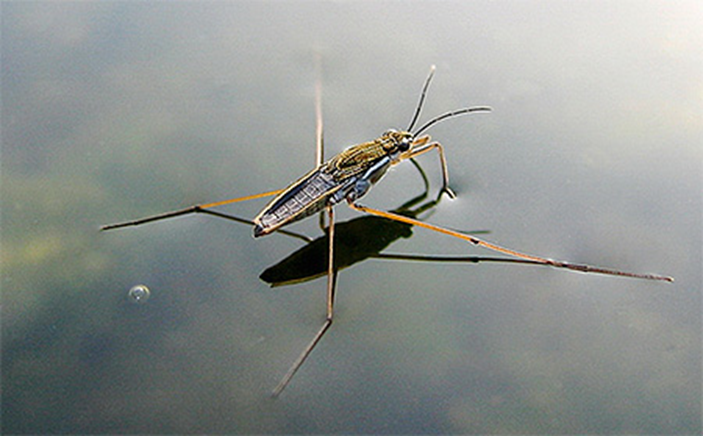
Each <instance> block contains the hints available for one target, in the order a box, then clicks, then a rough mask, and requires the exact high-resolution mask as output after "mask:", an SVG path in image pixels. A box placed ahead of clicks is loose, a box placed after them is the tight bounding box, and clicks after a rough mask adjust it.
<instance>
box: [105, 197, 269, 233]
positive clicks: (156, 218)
mask: <svg viewBox="0 0 703 436" xmlns="http://www.w3.org/2000/svg"><path fill="white" fill-rule="evenodd" d="M281 192H283V190H282V189H279V190H277V191H270V192H264V193H262V194H254V195H247V196H245V197H237V198H232V199H229V200H224V201H217V202H214V203H207V204H201V205H197V204H196V205H195V206H190V207H186V208H185V209H179V210H175V211H171V212H165V213H161V214H158V215H152V216H148V217H145V218H140V219H137V220H132V221H125V222H121V223H116V224H108V225H105V226H102V227H100V230H113V229H119V228H122V227H130V226H139V225H142V224H146V223H150V222H153V221H160V220H165V219H168V218H174V217H177V216H181V215H189V214H191V213H202V212H205V209H209V208H211V207H215V206H222V205H224V204H230V203H237V202H240V201H247V200H254V199H256V198H262V197H270V196H272V195H276V194H279V193H281ZM212 215H218V214H214V213H213V214H212ZM221 215H224V214H221ZM218 216H220V215H218ZM234 221H237V220H236V219H235V220H234Z"/></svg>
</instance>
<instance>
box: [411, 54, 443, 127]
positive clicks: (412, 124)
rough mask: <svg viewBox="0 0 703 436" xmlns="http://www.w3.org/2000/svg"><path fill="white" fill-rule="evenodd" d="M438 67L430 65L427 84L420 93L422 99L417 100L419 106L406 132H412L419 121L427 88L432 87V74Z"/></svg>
mask: <svg viewBox="0 0 703 436" xmlns="http://www.w3.org/2000/svg"><path fill="white" fill-rule="evenodd" d="M435 69H436V67H435V66H434V65H432V66H431V67H430V74H429V75H428V76H427V79H425V84H424V85H422V94H420V101H419V102H417V107H416V108H415V113H414V114H413V119H412V120H411V121H410V125H409V126H408V128H407V129H406V132H411V131H412V130H413V127H415V124H416V123H417V120H418V118H420V112H422V105H423V103H425V96H426V95H427V89H428V88H429V87H430V82H431V81H432V76H434V70H435Z"/></svg>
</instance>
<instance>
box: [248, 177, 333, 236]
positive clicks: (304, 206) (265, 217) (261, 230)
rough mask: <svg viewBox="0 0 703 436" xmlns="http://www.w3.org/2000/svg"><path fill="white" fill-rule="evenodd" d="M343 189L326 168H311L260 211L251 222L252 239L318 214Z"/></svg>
mask: <svg viewBox="0 0 703 436" xmlns="http://www.w3.org/2000/svg"><path fill="white" fill-rule="evenodd" d="M344 187H345V184H344V183H340V182H339V181H338V180H337V178H336V177H335V174H334V173H333V171H331V170H330V167H329V165H327V164H324V165H321V166H319V167H317V168H315V169H314V170H312V171H310V172H309V173H307V174H306V175H304V176H303V177H301V178H300V179H298V180H297V181H296V182H295V183H293V184H292V185H290V186H289V187H288V188H287V189H286V190H285V191H283V192H281V193H280V194H279V195H278V196H277V197H276V198H274V199H273V200H271V202H270V203H269V204H268V205H266V207H264V209H263V210H262V211H261V212H260V213H259V215H258V216H257V217H256V218H255V219H254V224H255V226H254V237H259V236H263V235H267V234H269V233H271V232H273V231H274V230H276V229H278V228H279V227H281V226H283V225H286V224H290V223H292V222H294V221H298V220H301V219H303V218H305V217H308V216H310V215H312V214H314V213H317V212H319V211H321V210H322V209H323V208H324V207H325V205H326V204H327V201H328V200H329V199H330V197H332V196H333V195H334V194H336V193H337V192H338V191H339V190H340V189H342V188H344Z"/></svg>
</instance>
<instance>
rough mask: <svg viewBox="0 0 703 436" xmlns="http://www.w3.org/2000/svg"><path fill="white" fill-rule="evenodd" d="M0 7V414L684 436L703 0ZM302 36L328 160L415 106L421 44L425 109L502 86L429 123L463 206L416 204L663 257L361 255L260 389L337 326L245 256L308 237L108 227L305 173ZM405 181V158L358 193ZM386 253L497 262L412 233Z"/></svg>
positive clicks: (204, 220)
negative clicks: (429, 80) (558, 266)
mask: <svg viewBox="0 0 703 436" xmlns="http://www.w3.org/2000/svg"><path fill="white" fill-rule="evenodd" d="M1 7H2V10H1V12H2V426H3V433H6V434H8V433H164V434H165V433H275V432H278V433H280V432H288V433H341V432H343V433H416V434H417V433H484V434H504V433H552V434H556V433H559V434H567V433H595V434H599V433H600V434H605V433H628V434H634V433H640V434H643V433H646V434H695V433H698V434H699V433H700V432H701V421H700V415H701V298H700V291H701V264H702V262H701V247H702V244H701V242H702V241H701V239H702V238H701V228H702V225H701V218H702V213H701V162H702V161H701V158H702V156H701V155H702V147H701V138H702V137H703V135H702V134H703V128H702V124H703V116H702V115H703V110H702V107H703V104H702V102H703V84H702V82H701V71H702V70H703V55H702V50H701V47H703V38H702V36H703V32H702V31H701V27H700V23H701V20H702V18H703V14H702V9H701V4H700V3H699V2H696V1H694V0H692V1H680V2H657V1H646V2H578V3H574V2H560V1H539V2H510V1H506V2H482V1H479V2H373V3H372V2H361V3H352V2H334V3H333V2H204V3H203V2H178V3H166V2H51V3H49V2H3V3H2V6H1ZM315 53H318V54H319V55H320V57H321V59H322V69H321V70H322V72H321V76H322V77H321V79H322V83H323V86H324V89H323V108H324V118H325V127H326V130H325V133H326V145H327V153H328V156H331V155H332V154H335V153H337V152H339V151H341V150H342V149H343V148H344V147H346V146H348V145H351V144H354V143H359V142H362V141H366V140H369V139H372V138H374V137H376V136H378V135H379V134H380V133H382V132H383V131H385V130H386V129H387V128H390V127H395V128H404V127H406V125H407V123H408V121H409V120H410V117H411V115H412V111H413V109H414V107H415V104H416V102H417V98H418V94H419V91H420V87H421V85H422V82H423V80H424V78H425V77H426V74H427V72H428V70H429V67H430V65H432V64H436V65H437V72H436V76H435V81H434V83H433V85H432V87H431V90H430V94H429V96H428V100H427V104H426V107H425V111H424V115H425V118H424V119H427V118H428V117H430V116H433V115H436V114H439V113H441V112H443V111H446V110H450V109H455V108H458V107H462V106H466V105H490V106H492V107H493V108H494V112H493V113H491V114H477V115H472V116H468V117H463V118H460V119H455V120H451V121H448V122H446V123H443V124H442V125H439V126H437V127H436V128H433V129H432V131H431V132H430V133H431V134H432V135H433V137H434V138H435V139H438V140H440V141H441V142H442V143H443V144H444V145H445V148H446V152H447V159H448V162H449V170H450V178H451V181H452V186H453V187H454V188H455V190H456V191H457V192H458V194H459V198H458V199H457V200H455V201H453V202H448V201H445V202H442V203H441V204H440V205H439V206H438V207H436V208H434V209H433V211H432V215H431V216H429V217H426V218H427V219H429V220H431V221H432V222H435V223H438V224H441V225H445V226H448V227H452V228H459V229H465V230H469V229H489V230H490V231H491V233H490V235H487V239H489V240H492V241H495V242H498V243H500V244H503V245H506V246H509V247H514V248H518V249H522V250H524V251H527V252H531V253H535V254H542V255H546V256H549V257H553V258H557V259H565V260H570V261H575V262H584V263H591V264H597V265H601V266H608V267H613V268H620V269H625V270H631V271H637V272H658V273H663V274H670V275H673V276H675V277H676V280H677V281H676V282H675V283H674V284H663V283H657V282H647V281H641V280H629V279H619V278H614V277H604V276H597V275H585V274H577V273H569V272H565V271H557V270H552V269H548V268H540V267H528V266H511V265H500V264H480V265H472V264H429V263H426V264H423V263H409V262H389V261H378V260H369V261H367V262H363V263H359V264H357V265H355V266H354V267H352V268H349V269H346V270H344V271H343V272H342V273H341V274H340V277H339V282H338V294H337V318H336V322H335V324H334V325H333V327H332V329H331V331H330V332H329V333H328V335H327V336H326V337H325V338H324V339H323V341H322V342H321V343H320V345H319V346H318V348H317V349H316V350H315V352H314V353H313V354H312V356H311V357H310V359H309V360H308V362H307V363H306V364H305V365H304V366H303V368H302V369H301V371H300V372H299V373H298V375H297V376H296V377H295V378H294V379H293V382H292V383H291V385H290V386H289V387H288V389H287V390H286V391H285V392H284V393H283V395H282V396H281V398H279V399H278V400H277V401H273V400H271V399H270V398H269V392H270V391H271V389H272V388H273V387H274V386H275V385H276V383H277V382H278V380H279V379H280V377H281V376H282V375H283V374H284V373H285V371H286V370H287V369H288V367H289V365H290V364H291V363H292V361H293V360H294V359H295V358H296V357H297V356H298V353H299V352H300V351H301V350H302V348H303V347H304V346H305V345H306V344H307V342H308V341H309V340H310V339H311V337H312V336H313V334H314V333H315V332H316V330H317V328H318V327H319V325H320V324H321V322H322V320H323V318H324V311H325V297H324V292H325V291H324V288H325V284H324V283H325V282H324V279H318V280H315V281H311V282H308V283H303V284H299V285H293V286H288V287H279V288H275V289H271V288H269V287H268V286H267V285H266V284H265V283H264V282H262V281H261V280H259V278H258V276H259V274H260V273H261V271H263V270H264V269H265V268H266V267H268V266H270V265H272V264H274V263H275V262H277V261H278V260H280V259H281V258H283V257H285V256H286V255H288V254H289V253H291V252H292V251H294V250H295V249H297V248H299V247H300V245H301V243H300V241H296V240H294V239H291V238H287V237H285V236H281V235H273V236H268V237H266V238H263V239H260V240H254V239H253V238H252V237H251V229H250V228H248V227H247V226H244V225H240V224H236V223H230V222H226V221H223V220H218V219H217V218H213V217H204V216H190V217H183V218H178V219H173V220H170V221H165V222H161V223H156V224H150V225H145V226H142V227H139V228H134V229H125V230H119V231H114V232H110V233H100V232H99V231H98V228H99V226H100V225H102V224H107V223H112V222H116V221H123V220H127V219H132V218H138V217H142V216H145V215H149V214H154V213H158V212H164V211H169V210H173V209H178V208H180V207H185V206H188V205H191V204H195V203H205V202H210V201H217V200H223V199H227V198H231V197H236V196H240V195H245V194H250V193H256V192H263V191H266V190H272V189H277V188H281V187H284V186H285V185H286V184H287V183H289V182H290V181H292V180H294V179H296V178H297V177H298V176H299V175H301V174H303V173H305V172H306V171H308V170H309V169H310V168H311V167H312V165H313V162H314V127H315V120H314V85H315V80H316V76H317V74H316V72H315V68H314V55H315ZM420 161H421V163H422V164H423V166H424V168H425V169H426V170H427V172H428V175H429V177H430V180H431V181H432V183H433V189H437V188H438V186H439V180H440V173H439V165H438V163H437V158H436V156H434V155H433V154H432V153H430V154H428V155H427V156H423V157H422V158H421V159H420ZM421 191H422V183H421V180H420V178H419V177H418V176H417V173H416V172H415V170H414V169H413V168H412V165H409V164H406V165H399V166H398V167H397V169H395V170H394V171H393V172H392V173H391V174H389V175H388V176H387V177H386V178H385V179H384V180H383V182H382V183H381V184H380V185H379V186H377V187H376V188H375V189H374V190H373V191H372V192H371V193H370V194H369V195H368V197H367V198H366V199H365V202H366V203H367V204H369V205H373V206H376V207H379V208H385V209H392V208H395V207H398V206H400V205H401V204H402V203H404V202H405V201H407V200H408V199H410V198H411V197H412V196H414V195H416V194H418V193H419V192H421ZM264 204H265V200H263V201H252V202H249V203H244V204H238V205H233V206H229V207H226V208H223V210H225V211H228V212H230V213H234V214H237V215H239V216H243V217H249V218H252V217H253V216H255V214H256V213H257V211H258V210H259V209H260V208H261V207H262V206H263V205H264ZM338 210H339V212H338V217H339V219H340V220H341V221H344V220H347V219H349V218H352V217H354V216H355V214H354V213H352V212H351V211H348V210H346V208H345V207H343V206H342V207H340V208H338ZM309 221H310V222H303V223H300V224H297V225H296V226H295V227H294V228H293V229H294V230H296V231H299V232H302V233H306V234H308V235H311V236H316V235H319V229H318V228H317V222H316V220H315V219H311V220H309ZM390 250H391V251H393V252H402V253H416V254H445V255H463V254H483V255H489V254H490V253H488V252H485V251H481V250H476V249H474V248H473V247H468V246H467V245H466V244H465V243H462V242H460V241H456V240H453V239H451V238H447V237H444V236H442V235H438V234H433V233H431V232H428V231H423V230H418V229H416V230H414V236H413V237H412V238H408V239H402V240H400V241H398V242H396V243H395V244H394V245H392V247H391V249H390ZM137 285H146V286H148V289H149V290H150V292H149V295H148V298H140V299H137V300H135V297H134V295H135V294H134V293H132V294H130V289H132V288H133V287H134V286H137Z"/></svg>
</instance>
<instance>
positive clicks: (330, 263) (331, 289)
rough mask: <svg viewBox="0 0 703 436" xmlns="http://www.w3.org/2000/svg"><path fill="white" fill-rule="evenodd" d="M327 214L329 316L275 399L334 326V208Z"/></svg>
mask: <svg viewBox="0 0 703 436" xmlns="http://www.w3.org/2000/svg"><path fill="white" fill-rule="evenodd" d="M327 214H328V216H329V222H330V223H329V227H327V232H328V235H329V249H328V253H329V255H328V262H327V316H326V317H325V322H324V323H323V324H322V327H320V330H318V332H317V334H316V335H315V337H313V338H312V341H310V343H309V344H308V346H307V347H305V349H304V350H303V352H302V353H300V356H298V358H297V359H296V361H295V362H293V365H292V366H291V367H290V369H289V370H288V372H287V373H286V375H284V376H283V378H282V379H281V381H280V382H279V383H278V385H277V386H276V388H275V389H274V390H273V392H272V393H271V396H273V397H274V398H276V397H278V396H279V395H281V392H283V389H285V388H286V386H288V383H290V381H291V379H292V378H293V376H294V375H295V373H296V372H298V369H300V367H301V366H302V365H303V363H304V362H305V359H307V358H308V356H309V355H310V353H312V350H313V349H314V348H315V346H316V345H317V343H318V342H320V339H322V336H324V334H325V333H326V332H327V330H328V329H329V328H330V326H331V325H332V320H333V317H334V291H335V288H336V283H337V271H336V270H335V268H334V210H333V209H332V206H327Z"/></svg>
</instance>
